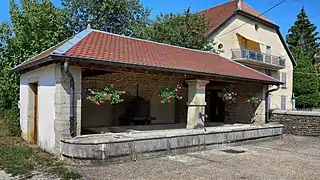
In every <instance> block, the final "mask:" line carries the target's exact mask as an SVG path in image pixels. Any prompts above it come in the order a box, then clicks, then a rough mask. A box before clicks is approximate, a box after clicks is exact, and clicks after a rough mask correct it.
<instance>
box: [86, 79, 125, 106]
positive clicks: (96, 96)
mask: <svg viewBox="0 0 320 180" xmlns="http://www.w3.org/2000/svg"><path fill="white" fill-rule="evenodd" d="M87 92H88V96H87V99H88V100H90V101H91V102H92V103H94V104H96V105H100V104H102V103H104V102H106V101H110V104H118V103H122V102H123V101H124V99H123V98H121V95H123V94H125V93H126V92H125V91H119V90H115V89H114V88H113V85H112V84H111V85H110V86H106V87H105V88H103V89H88V90H87Z"/></svg>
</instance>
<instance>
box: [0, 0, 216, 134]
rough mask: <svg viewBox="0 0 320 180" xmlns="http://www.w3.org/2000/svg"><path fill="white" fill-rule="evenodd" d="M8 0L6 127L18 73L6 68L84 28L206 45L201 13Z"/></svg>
mask: <svg viewBox="0 0 320 180" xmlns="http://www.w3.org/2000/svg"><path fill="white" fill-rule="evenodd" d="M62 3H63V5H64V7H65V8H63V9H60V8H57V7H55V6H54V5H53V4H52V2H51V1H50V0H40V1H39V0H20V1H19V3H17V2H16V1H15V0H10V19H11V23H7V22H2V23H1V24H0V113H2V115H3V114H4V115H5V116H6V117H7V118H8V119H9V124H11V125H10V127H12V129H11V130H10V131H11V133H16V134H17V133H18V132H19V129H20V128H19V127H18V125H19V120H18V117H19V112H18V111H19V109H18V100H19V76H18V75H17V74H15V73H10V72H9V70H10V69H12V68H13V67H14V66H16V65H18V64H20V63H21V62H23V61H25V60H27V59H29V58H30V57H32V56H34V55H36V54H38V53H40V52H42V51H44V50H46V49H48V48H50V47H52V46H54V45H56V44H57V43H59V42H61V41H63V40H65V39H66V38H68V37H70V36H71V35H72V34H75V33H78V32H80V31H81V30H83V29H85V28H86V27H87V24H88V20H90V21H91V26H92V28H94V29H98V30H103V31H109V32H110V31H111V32H113V33H117V34H124V35H131V36H134V37H140V38H146V39H149V40H153V41H158V42H162V43H168V44H172V45H177V46H182V47H187V48H193V49H201V50H209V49H211V48H210V47H211V46H210V45H209V44H210V43H209V40H208V39H207V37H206V35H205V32H206V31H207V29H208V24H207V22H206V21H205V20H204V18H203V17H201V16H199V15H195V14H191V13H190V10H187V11H186V12H184V13H183V14H165V15H160V16H158V18H157V19H156V20H155V21H154V22H152V21H150V19H149V14H150V10H149V9H147V8H144V7H143V6H142V4H141V3H140V1H139V0H62Z"/></svg>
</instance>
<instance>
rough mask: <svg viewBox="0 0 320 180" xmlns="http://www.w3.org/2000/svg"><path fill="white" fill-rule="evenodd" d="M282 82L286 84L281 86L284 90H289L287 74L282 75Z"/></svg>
mask: <svg viewBox="0 0 320 180" xmlns="http://www.w3.org/2000/svg"><path fill="white" fill-rule="evenodd" d="M281 82H283V83H284V84H283V85H282V86H281V88H282V89H286V88H287V73H285V72H282V73H281Z"/></svg>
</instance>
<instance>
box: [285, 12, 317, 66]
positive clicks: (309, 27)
mask: <svg viewBox="0 0 320 180" xmlns="http://www.w3.org/2000/svg"><path fill="white" fill-rule="evenodd" d="M316 30H317V27H316V26H315V25H314V24H312V23H311V22H310V20H309V18H308V16H307V14H306V11H305V9H304V8H302V9H301V11H300V13H299V14H298V16H297V20H296V22H295V23H294V25H293V26H292V27H291V28H290V29H289V31H288V35H287V37H286V38H287V44H288V46H289V49H290V50H291V51H292V52H295V50H294V49H295V48H302V50H304V51H305V52H309V53H310V54H312V57H313V55H315V54H316V53H318V52H319V50H320V45H319V42H318V40H319V36H318V35H319V32H317V31H316ZM309 60H310V61H311V62H313V63H314V59H313V58H311V59H309Z"/></svg>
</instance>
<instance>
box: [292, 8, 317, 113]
mask: <svg viewBox="0 0 320 180" xmlns="http://www.w3.org/2000/svg"><path fill="white" fill-rule="evenodd" d="M316 29H317V27H316V26H315V25H314V24H312V23H311V22H310V20H309V18H308V16H307V14H306V12H305V9H304V8H302V9H301V11H300V13H299V14H298V16H297V20H296V22H295V23H294V25H293V26H292V27H291V28H290V29H289V30H288V35H287V37H286V41H287V44H288V46H289V49H290V50H291V52H292V54H293V56H294V58H295V60H296V62H297V66H296V67H295V69H294V71H293V73H294V75H293V92H294V95H295V97H296V99H297V101H296V106H297V107H298V108H314V107H320V91H319V90H320V87H319V85H320V84H319V82H320V76H319V75H320V74H319V73H318V71H317V68H316V63H317V62H316V60H315V58H314V56H315V54H316V53H317V52H319V47H320V46H319V43H318V40H319V36H318V32H316Z"/></svg>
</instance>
